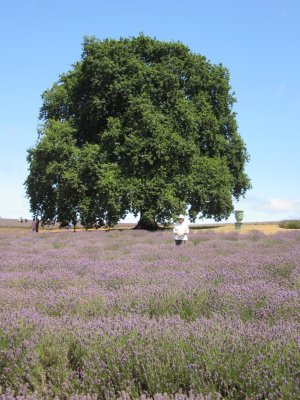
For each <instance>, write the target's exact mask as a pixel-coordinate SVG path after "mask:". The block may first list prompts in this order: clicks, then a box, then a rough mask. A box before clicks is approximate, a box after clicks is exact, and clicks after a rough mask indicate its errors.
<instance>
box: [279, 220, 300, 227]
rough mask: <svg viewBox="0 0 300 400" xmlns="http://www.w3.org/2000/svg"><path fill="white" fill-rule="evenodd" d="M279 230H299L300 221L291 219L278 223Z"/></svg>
mask: <svg viewBox="0 0 300 400" xmlns="http://www.w3.org/2000/svg"><path fill="white" fill-rule="evenodd" d="M279 226H280V228H284V229H300V220H299V219H291V220H284V221H281V222H279Z"/></svg>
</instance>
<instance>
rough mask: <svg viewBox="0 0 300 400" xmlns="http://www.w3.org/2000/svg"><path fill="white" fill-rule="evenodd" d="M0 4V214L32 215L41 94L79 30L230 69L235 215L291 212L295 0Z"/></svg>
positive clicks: (74, 50)
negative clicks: (154, 44) (246, 187)
mask: <svg viewBox="0 0 300 400" xmlns="http://www.w3.org/2000/svg"><path fill="white" fill-rule="evenodd" d="M0 6H1V8H0V10H1V11H0V43H1V59H2V61H1V63H0V85H1V86H0V87H1V91H0V138H1V153H0V154H1V156H0V182H1V196H0V216H1V217H2V218H19V217H20V216H23V217H24V218H30V217H31V214H30V211H29V203H28V200H27V199H26V197H25V191H24V186H23V182H24V180H25V179H26V176H27V174H28V164H27V161H26V150H27V149H28V148H29V147H32V146H34V144H35V143H36V140H37V126H38V124H39V120H38V114H39V109H40V107H41V94H42V93H43V91H44V90H46V89H48V88H50V87H51V86H52V84H53V83H54V82H56V81H57V80H58V78H59V75H60V74H62V73H65V72H67V71H68V70H70V69H71V68H72V64H73V63H75V62H76V61H78V60H80V58H81V52H82V42H83V36H85V35H94V36H96V37H97V38H98V39H105V38H117V39H118V38H120V37H130V36H131V37H132V36H138V35H139V33H141V32H143V33H144V34H145V35H148V36H151V37H155V38H157V39H158V40H164V41H180V42H182V43H184V44H185V45H187V46H188V47H189V48H190V50H191V51H192V52H194V53H198V54H201V55H204V56H206V57H207V59H208V60H210V61H211V62H212V63H215V64H219V63H222V64H223V65H224V66H226V67H227V68H228V69H229V71H230V75H231V79H230V82H231V86H232V89H233V91H234V92H235V95H236V98H237V103H236V104H235V106H234V111H235V112H236V113H237V122H238V125H239V133H240V134H241V136H242V138H243V139H244V141H245V143H246V146H247V149H248V151H249V153H250V156H251V161H250V162H249V163H248V164H247V167H246V171H247V173H248V175H249V177H250V178H251V181H252V185H253V189H251V190H250V191H248V192H247V194H246V196H245V198H242V199H240V201H239V202H238V203H237V204H235V208H236V209H242V210H244V211H245V218H244V221H245V222H252V221H256V222H258V221H278V220H282V219H287V218H300V185H299V177H298V176H299V172H300V158H299V148H300V134H299V133H300V79H299V68H300V51H299V39H300V24H299V21H300V1H299V0H210V1H208V0H185V1H181V0H172V1H171V0H149V1H148V0H144V1H142V0H126V1H125V0H110V1H103V0H98V1H97V0H84V1H83V0H82V1H80V0H51V1H50V0H1V1H0ZM233 221H234V217H233V216H231V217H230V218H229V219H228V222H233ZM204 222H209V221H207V220H206V221H205V220H204Z"/></svg>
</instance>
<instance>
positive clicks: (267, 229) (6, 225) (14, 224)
mask: <svg viewBox="0 0 300 400" xmlns="http://www.w3.org/2000/svg"><path fill="white" fill-rule="evenodd" d="M31 222H32V221H31V220H28V221H27V222H26V223H25V222H22V223H21V222H20V221H19V220H17V219H5V218H0V233H1V230H2V232H3V231H4V229H7V230H11V229H14V228H17V229H22V230H23V229H25V230H26V229H30V227H31ZM133 226H134V224H120V225H118V226H116V227H115V229H130V228H132V227H133ZM190 228H191V230H192V231H195V230H197V231H198V230H211V231H215V232H220V233H224V232H226V233H228V232H235V231H238V232H239V233H249V232H251V231H259V232H262V233H265V234H273V233H276V232H284V231H286V229H284V228H280V227H279V222H275V221H274V222H262V223H259V222H256V223H244V224H243V225H242V228H241V229H239V230H237V229H236V228H235V224H229V223H228V224H220V223H219V224H217V223H216V224H210V225H205V224H203V225H190ZM45 229H46V230H51V231H62V230H61V229H59V228H58V225H56V226H54V227H46V228H45ZM40 230H41V231H43V228H42V227H41V228H40Z"/></svg>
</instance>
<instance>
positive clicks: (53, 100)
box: [25, 34, 251, 228]
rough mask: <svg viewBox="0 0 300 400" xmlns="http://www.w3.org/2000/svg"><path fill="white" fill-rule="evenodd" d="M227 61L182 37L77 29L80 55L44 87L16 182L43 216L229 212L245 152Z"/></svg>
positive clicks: (156, 219) (242, 184)
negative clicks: (25, 171)
mask: <svg viewBox="0 0 300 400" xmlns="http://www.w3.org/2000/svg"><path fill="white" fill-rule="evenodd" d="M229 78H230V76H229V71H228V69H227V68H225V67H223V66H222V65H221V64H220V65H214V64H212V63H211V62H209V61H208V60H207V59H206V58H205V57H204V56H202V55H198V54H194V53H192V52H191V51H190V49H189V48H188V47H187V46H185V45H184V44H182V43H179V42H162V41H159V40H156V39H153V38H150V37H147V36H144V35H143V34H141V35H139V36H138V37H134V38H121V39H119V40H113V39H106V40H103V41H100V40H98V39H97V38H95V37H85V38H84V43H83V53H82V57H81V60H80V61H78V62H76V63H75V64H74V65H73V66H72V69H71V70H70V71H68V72H67V73H65V74H63V75H61V76H60V77H59V80H58V82H56V83H54V84H53V86H52V87H51V88H50V89H49V90H46V91H45V92H44V93H43V95H42V100H43V103H42V107H41V110H40V119H41V120H42V124H41V127H40V131H39V137H38V140H37V143H36V145H35V146H34V147H32V148H31V149H29V150H28V162H29V175H28V177H27V179H26V182H25V186H26V192H27V196H28V197H29V199H30V207H31V212H32V213H33V214H34V215H36V216H39V217H40V218H41V220H42V222H44V223H46V222H47V221H59V222H61V223H62V224H64V223H66V222H67V221H70V220H71V221H73V222H74V223H76V221H78V220H80V221H81V223H82V224H83V225H85V226H91V225H94V224H104V223H105V224H108V225H113V224H116V223H117V222H118V221H120V220H121V219H123V218H125V216H126V215H127V214H128V213H133V214H134V215H135V216H137V215H138V214H139V215H140V222H139V226H140V227H145V228H149V227H155V226H156V225H157V224H165V225H166V224H168V223H169V222H170V221H171V220H172V218H174V216H175V215H177V214H178V213H182V212H186V213H188V215H189V218H190V220H191V221H195V219H196V218H197V217H198V218H214V219H215V220H216V221H219V220H221V219H223V218H228V217H229V215H230V214H231V213H232V211H233V199H234V198H235V199H237V200H238V199H239V197H240V196H244V194H245V193H246V191H247V190H248V189H249V188H250V186H251V185H250V180H249V178H248V176H247V175H246V173H245V171H244V168H245V164H246V162H247V161H248V159H249V156H248V153H247V149H246V146H245V143H244V141H243V140H242V138H241V136H240V135H239V133H238V127H237V122H236V114H235V113H234V111H233V104H234V102H235V101H236V100H235V97H234V93H233V92H232V89H231V86H230V82H229Z"/></svg>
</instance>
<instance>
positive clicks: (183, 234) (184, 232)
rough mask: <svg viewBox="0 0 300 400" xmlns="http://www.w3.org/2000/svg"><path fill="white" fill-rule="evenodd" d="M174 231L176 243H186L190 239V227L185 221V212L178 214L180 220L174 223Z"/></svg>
mask: <svg viewBox="0 0 300 400" xmlns="http://www.w3.org/2000/svg"><path fill="white" fill-rule="evenodd" d="M173 233H174V240H175V244H176V245H180V244H182V243H185V242H186V241H187V240H188V233H189V227H188V224H187V223H186V222H185V221H184V215H183V214H180V215H179V216H178V222H177V223H176V224H175V225H174V228H173Z"/></svg>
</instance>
